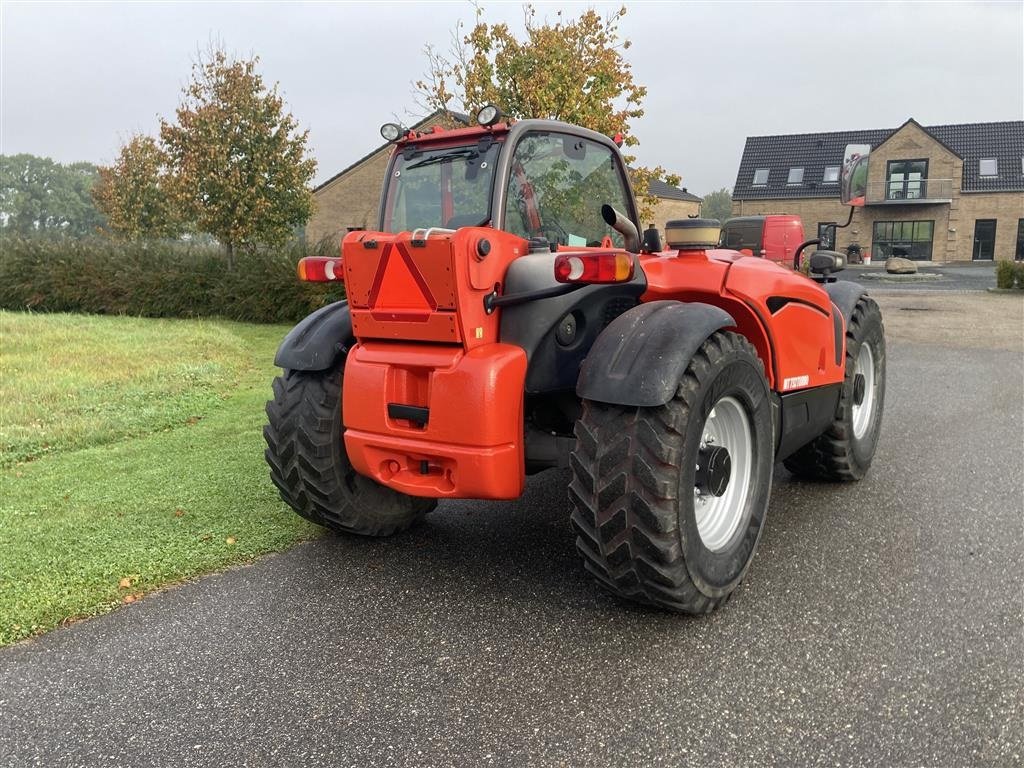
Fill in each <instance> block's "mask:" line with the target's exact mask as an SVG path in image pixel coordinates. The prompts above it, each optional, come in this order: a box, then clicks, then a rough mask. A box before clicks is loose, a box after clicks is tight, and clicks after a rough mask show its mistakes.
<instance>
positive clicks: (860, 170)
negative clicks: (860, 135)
mask: <svg viewBox="0 0 1024 768" xmlns="http://www.w3.org/2000/svg"><path fill="white" fill-rule="evenodd" d="M870 154H871V145H870V144H847V145H846V152H845V153H843V169H842V175H841V178H840V183H839V198H840V200H842V202H843V205H852V206H855V207H860V206H863V205H864V196H865V195H866V194H867V191H868V156H869V155H870Z"/></svg>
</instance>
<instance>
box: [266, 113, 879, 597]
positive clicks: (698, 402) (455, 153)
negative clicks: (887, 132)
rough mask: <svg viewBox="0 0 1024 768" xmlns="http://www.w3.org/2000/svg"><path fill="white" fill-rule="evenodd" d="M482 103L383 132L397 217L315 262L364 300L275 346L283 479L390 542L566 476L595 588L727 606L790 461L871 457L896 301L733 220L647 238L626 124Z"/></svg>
mask: <svg viewBox="0 0 1024 768" xmlns="http://www.w3.org/2000/svg"><path fill="white" fill-rule="evenodd" d="M477 119H478V123H479V125H477V126H473V127H471V128H460V129H454V130H442V129H434V130H433V131H430V132H425V133H413V132H409V131H406V130H405V129H402V128H400V127H399V126H397V125H394V124H388V125H385V126H384V128H382V130H381V133H382V135H383V136H384V137H385V139H387V140H389V141H391V142H393V144H394V150H393V153H392V156H391V160H390V164H389V166H388V170H387V179H386V182H385V184H384V189H383V194H382V198H381V203H380V219H379V225H378V228H377V231H354V232H349V233H348V234H347V235H346V236H345V238H344V240H343V242H342V244H341V253H340V256H339V257H334V258H325V257H310V258H306V259H303V260H302V261H301V262H300V264H299V276H300V278H302V279H304V280H312V281H343V282H344V284H345V289H346V295H347V301H342V302H338V303H336V304H331V305H329V306H326V307H323V308H322V309H320V310H318V311H316V312H314V313H313V314H311V315H310V316H309V317H307V318H306V319H305V320H303V321H302V322H300V323H299V324H298V325H297V326H296V327H295V328H294V329H293V330H292V331H291V332H290V333H289V334H288V336H287V337H286V338H285V340H284V342H283V343H282V345H281V347H280V349H279V350H278V353H277V357H276V359H275V362H276V364H277V365H278V366H279V367H281V368H282V369H284V372H283V375H281V376H280V377H278V378H277V379H276V380H275V381H274V397H273V400H271V401H270V402H269V403H268V404H267V415H268V417H269V423H268V425H267V426H266V428H265V430H264V434H265V437H266V441H267V446H268V447H267V451H266V458H267V461H268V463H269V465H270V472H271V477H272V479H273V481H274V483H275V484H276V485H277V487H278V488H279V489H280V492H281V496H282V498H283V499H284V500H285V501H286V502H287V503H288V504H289V505H290V506H291V507H292V508H293V509H295V511H296V512H298V513H299V514H300V515H302V516H303V517H305V518H307V519H309V520H312V521H313V522H315V523H319V524H321V525H324V526H326V527H328V528H330V529H332V530H334V531H338V532H341V533H350V534H362V535H369V536H385V535H389V534H392V533H395V532H397V531H401V530H403V529H405V528H407V527H409V526H410V525H412V524H413V523H415V522H416V521H417V520H419V519H420V518H422V517H423V516H424V515H426V514H427V513H429V512H430V511H431V510H432V509H434V507H435V506H436V504H437V501H438V499H453V498H472V499H514V498H516V497H518V496H519V495H520V494H521V493H522V492H523V488H524V483H525V480H526V477H527V475H530V474H532V473H536V472H540V471H543V470H546V469H550V468H566V469H568V470H569V474H570V476H571V479H570V482H569V496H570V499H571V505H572V515H571V520H572V525H573V528H574V529H575V531H576V534H577V538H576V546H577V549H578V550H579V554H580V555H581V557H582V560H583V564H584V566H585V567H586V569H587V570H588V571H589V572H590V573H592V574H593V576H594V577H595V578H596V579H597V581H598V582H600V583H601V584H602V585H603V586H604V587H606V588H607V589H608V590H610V591H611V592H613V593H615V594H616V595H619V596H622V597H625V598H628V599H631V600H636V601H640V602H643V603H646V604H650V605H655V606H660V607H663V608H666V609H669V610H674V611H683V612H687V613H706V612H709V611H712V610H714V609H715V608H717V607H719V606H720V605H722V604H723V603H724V602H725V601H726V600H727V599H728V597H729V595H730V594H731V593H732V591H733V590H734V589H735V588H736V586H737V585H738V584H739V583H740V580H741V579H742V578H743V575H744V574H745V572H746V570H747V568H748V566H749V564H750V561H751V557H752V556H753V553H754V550H755V548H756V547H757V543H758V540H759V539H760V536H761V531H762V530H763V528H764V524H765V513H766V510H767V508H768V498H769V494H770V492H771V484H772V471H773V466H774V464H775V463H776V462H777V461H783V462H784V463H785V465H786V467H788V468H789V470H790V471H792V472H793V473H795V474H796V475H799V476H801V477H805V478H814V479H820V480H826V481H843V480H859V479H860V478H862V477H863V476H864V474H865V473H866V472H867V471H868V468H869V467H870V465H871V460H872V457H873V455H874V452H875V445H876V442H877V440H878V434H879V428H880V424H881V419H882V405H883V400H884V396H885V340H884V336H883V329H882V318H881V315H880V312H879V309H878V306H877V305H876V304H875V302H874V301H873V300H872V299H871V298H869V297H868V296H867V295H865V293H864V289H863V288H862V287H861V286H859V285H858V284H856V283H853V282H845V281H836V279H835V278H834V277H832V274H833V273H834V272H836V271H837V270H839V269H841V268H842V266H843V264H842V256H841V255H840V254H837V253H834V252H830V251H821V250H819V251H817V252H815V253H812V254H811V255H810V257H809V258H810V272H811V277H805V276H804V275H802V274H800V273H797V272H794V271H793V270H791V269H786V268H783V267H780V266H778V265H776V264H774V263H771V262H770V261H766V260H765V259H761V258H756V257H750V256H746V255H744V254H741V253H738V252H736V251H732V250H725V249H721V248H719V247H718V245H717V243H718V237H719V232H718V228H717V222H711V221H707V220H701V219H693V220H689V219H687V220H683V221H677V222H670V223H669V224H668V226H667V227H666V237H665V240H666V242H667V245H666V246H665V247H663V246H662V244H661V242H660V236H659V233H658V232H657V230H654V229H648V230H647V231H646V232H645V233H644V235H643V237H641V235H640V232H639V228H638V225H639V218H638V215H637V208H636V203H635V201H634V196H633V192H632V189H631V187H630V182H629V177H628V175H627V170H626V166H625V165H624V163H623V160H622V156H621V155H620V153H619V149H618V146H617V144H616V142H615V141H613V140H612V139H609V138H607V137H605V136H602V135H600V134H597V133H595V132H593V131H589V130H586V129H584V128H579V127H576V126H572V125H566V124H563V123H559V122H554V121H550V120H522V121H517V122H513V121H504V120H502V119H501V117H500V114H499V112H498V110H497V109H496V108H494V107H485V108H484V109H483V110H481V111H480V113H479V114H478V116H477ZM861 150H862V154H863V157H862V158H860V161H861V162H864V161H866V153H865V152H863V148H861ZM847 170H849V171H850V172H849V173H847V174H845V175H844V183H843V185H842V186H843V189H844V195H845V196H847V197H850V196H854V193H853V192H851V190H850V189H849V186H850V180H852V179H853V178H854V176H855V174H854V173H853V172H852V170H853V169H852V167H851V169H847ZM807 245H808V244H807V243H805V244H804V245H803V246H801V250H802V249H803V247H805V246H807ZM795 258H796V259H797V260H799V258H800V254H799V253H797V254H796V257H795Z"/></svg>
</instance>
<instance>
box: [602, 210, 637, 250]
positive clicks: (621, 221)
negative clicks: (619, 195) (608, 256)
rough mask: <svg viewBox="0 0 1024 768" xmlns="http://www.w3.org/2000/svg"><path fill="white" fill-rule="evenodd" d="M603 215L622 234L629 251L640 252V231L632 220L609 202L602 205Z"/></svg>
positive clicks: (610, 225)
mask: <svg viewBox="0 0 1024 768" xmlns="http://www.w3.org/2000/svg"><path fill="white" fill-rule="evenodd" d="M601 217H602V218H603V219H604V221H605V223H606V224H607V225H608V226H609V227H611V228H612V229H614V230H615V231H616V232H618V233H619V234H620V235H622V237H623V239H624V240H625V241H626V250H627V251H629V252H630V253H640V233H639V232H637V230H636V225H635V224H634V223H633V222H632V221H630V220H629V219H627V218H626V217H625V216H624V215H623V214H622V213H620V212H619V211H617V210H615V209H614V208H612V207H611V206H610V205H608V204H605V205H602V206H601Z"/></svg>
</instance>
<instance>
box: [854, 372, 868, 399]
mask: <svg viewBox="0 0 1024 768" xmlns="http://www.w3.org/2000/svg"><path fill="white" fill-rule="evenodd" d="M865 389H866V387H865V383H864V374H863V373H858V374H857V375H856V376H854V377H853V404H854V405H860V404H861V403H863V402H864V390H865Z"/></svg>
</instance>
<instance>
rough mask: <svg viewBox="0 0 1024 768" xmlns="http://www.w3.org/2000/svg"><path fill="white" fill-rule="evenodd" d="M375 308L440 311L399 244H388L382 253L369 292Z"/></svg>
mask: <svg viewBox="0 0 1024 768" xmlns="http://www.w3.org/2000/svg"><path fill="white" fill-rule="evenodd" d="M369 304H370V307H371V308H373V309H401V310H404V311H406V312H416V313H419V312H422V313H423V314H429V313H430V312H433V311H434V310H435V309H437V302H436V301H434V297H433V296H432V295H431V293H430V289H429V288H428V287H427V284H426V282H424V280H423V275H421V274H420V271H419V270H418V269H417V268H416V263H415V262H414V261H413V260H412V258H411V257H410V256H409V254H408V252H406V250H405V248H403V247H402V245H400V244H393V243H389V244H388V245H387V246H386V247H385V249H384V253H383V254H381V258H380V264H379V266H378V267H377V274H376V275H375V276H374V279H373V287H372V288H371V290H370V300H369Z"/></svg>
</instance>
